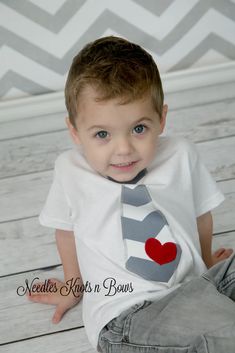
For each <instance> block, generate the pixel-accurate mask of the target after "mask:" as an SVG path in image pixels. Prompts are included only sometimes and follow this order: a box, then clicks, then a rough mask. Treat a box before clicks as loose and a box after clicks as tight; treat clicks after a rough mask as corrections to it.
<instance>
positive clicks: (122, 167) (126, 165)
mask: <svg viewBox="0 0 235 353" xmlns="http://www.w3.org/2000/svg"><path fill="white" fill-rule="evenodd" d="M137 162H138V161H133V162H126V163H115V164H111V166H112V167H114V168H116V169H119V170H130V169H131V168H132V167H133V166H134V165H135V164H136V163H137Z"/></svg>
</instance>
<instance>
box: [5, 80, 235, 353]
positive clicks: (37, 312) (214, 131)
mask: <svg viewBox="0 0 235 353" xmlns="http://www.w3.org/2000/svg"><path fill="white" fill-rule="evenodd" d="M234 97H235V87H234V85H231V84H227V85H226V84H223V85H222V86H221V85H220V86H219V87H218V86H210V87H204V88H203V89H201V90H200V89H196V90H189V91H184V92H179V93H177V94H170V95H168V96H167V97H166V101H167V103H168V104H169V108H170V111H169V115H168V123H167V130H166V133H167V134H177V135H182V136H186V137H187V138H189V139H190V140H192V141H194V142H195V143H196V144H197V146H198V149H199V152H200V153H201V156H202V158H203V160H204V161H205V163H206V165H207V166H208V168H209V169H210V171H211V173H212V174H213V176H214V177H215V179H216V180H217V182H218V183H219V186H220V187H221V189H222V190H223V192H224V193H225V195H226V201H225V202H224V203H223V204H222V205H221V206H219V207H218V208H217V209H216V210H215V211H214V212H213V215H214V239H213V248H214V249H216V248H217V247H219V246H230V247H233V248H234V249H235V217H234V210H235V157H234V156H235V153H234V152H235V115H234V112H235V101H234ZM26 109H27V107H26ZM0 114H1V111H0ZM64 116H65V113H64V112H60V113H58V114H49V115H47V116H39V117H34V118H31V119H29V118H27V119H22V120H17V121H10V122H5V123H0V151H1V154H0V210H1V212H0V241H1V243H0V276H1V278H0V352H4V353H7V352H9V353H11V352H17V353H18V352H20V353H21V352H24V353H28V352H37V353H42V352H43V353H44V352H52V351H53V352H56V353H65V352H69V353H75V352H76V353H85V352H86V353H92V352H94V350H93V349H92V348H91V346H90V344H89V343H88V339H87V337H86V334H85V331H84V327H83V322H82V318H81V304H79V305H78V306H77V307H75V308H73V309H72V310H70V311H69V312H68V313H67V314H66V315H65V317H64V319H63V320H62V322H61V323H60V324H58V325H53V324H52V323H51V317H52V314H53V311H54V307H52V306H46V305H40V304H36V303H31V302H28V301H27V299H26V298H25V296H24V295H18V294H17V288H20V287H22V286H25V281H26V280H28V281H29V282H30V281H31V280H32V279H34V278H35V277H38V278H40V280H43V279H47V278H49V277H57V278H60V279H62V278H63V276H62V268H61V264H60V259H59V257H58V254H57V251H56V247H55V240H54V235H53V231H52V230H50V229H47V228H44V227H41V226H40V225H39V223H38V214H39V212H40V209H41V208H42V205H43V203H44V201H45V198H46V195H47V192H48V189H49V186H50V183H51V180H52V169H53V163H54V160H55V158H56V156H57V155H58V154H59V153H60V152H61V151H64V150H66V149H68V148H70V146H71V142H70V140H69V136H68V133H67V131H66V128H65V123H64ZM18 292H19V294H23V292H22V289H19V290H18Z"/></svg>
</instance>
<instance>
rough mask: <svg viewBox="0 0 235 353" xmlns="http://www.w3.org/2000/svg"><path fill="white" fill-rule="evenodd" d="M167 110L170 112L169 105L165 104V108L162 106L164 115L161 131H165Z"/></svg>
mask: <svg viewBox="0 0 235 353" xmlns="http://www.w3.org/2000/svg"><path fill="white" fill-rule="evenodd" d="M167 112H168V105H167V104H164V105H163V108H162V116H161V122H160V126H161V133H162V132H163V130H164V128H165V125H166V116H167Z"/></svg>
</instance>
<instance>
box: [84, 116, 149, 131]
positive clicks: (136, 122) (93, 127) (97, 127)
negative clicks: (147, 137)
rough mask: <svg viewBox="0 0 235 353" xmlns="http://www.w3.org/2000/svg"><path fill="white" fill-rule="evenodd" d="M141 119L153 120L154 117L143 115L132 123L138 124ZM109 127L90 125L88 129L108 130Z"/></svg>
mask: <svg viewBox="0 0 235 353" xmlns="http://www.w3.org/2000/svg"><path fill="white" fill-rule="evenodd" d="M141 121H149V122H153V119H152V118H148V117H145V116H143V117H142V118H140V119H138V120H136V121H134V122H133V123H132V124H131V125H136V124H139V123H140V122H141ZM107 128H109V126H102V125H92V126H90V127H89V128H88V129H87V131H90V130H97V129H98V130H99V129H101V130H106V129H107Z"/></svg>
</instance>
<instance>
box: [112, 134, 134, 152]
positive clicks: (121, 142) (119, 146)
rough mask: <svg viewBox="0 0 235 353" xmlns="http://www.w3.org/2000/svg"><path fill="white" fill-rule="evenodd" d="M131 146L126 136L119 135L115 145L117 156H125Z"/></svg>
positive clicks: (130, 149)
mask: <svg viewBox="0 0 235 353" xmlns="http://www.w3.org/2000/svg"><path fill="white" fill-rule="evenodd" d="M132 151H133V147H132V144H131V142H130V141H129V139H128V138H126V137H121V138H119V139H118V140H117V142H116V146H115V152H116V154H117V155H119V156H125V155H129V154H131V152H132Z"/></svg>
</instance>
